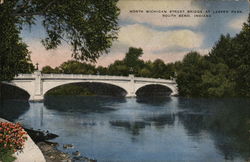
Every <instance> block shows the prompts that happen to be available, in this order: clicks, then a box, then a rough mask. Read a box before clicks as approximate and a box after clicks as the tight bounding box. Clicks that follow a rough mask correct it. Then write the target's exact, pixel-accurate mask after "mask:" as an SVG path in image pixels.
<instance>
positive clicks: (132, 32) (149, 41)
mask: <svg viewBox="0 0 250 162" xmlns="http://www.w3.org/2000/svg"><path fill="white" fill-rule="evenodd" d="M118 41H119V43H120V44H123V45H124V44H125V45H127V46H128V47H130V46H134V47H141V48H143V49H144V50H146V51H152V52H157V51H161V50H164V49H166V48H168V49H170V48H175V49H182V48H185V49H193V48H198V47H200V46H201V45H202V43H203V35H202V34H201V33H194V32H192V31H190V30H171V31H158V30H154V29H151V28H148V27H145V26H143V25H139V24H134V25H127V26H125V27H122V28H121V30H120V32H119V36H118Z"/></svg>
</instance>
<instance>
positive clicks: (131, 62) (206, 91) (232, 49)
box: [42, 17, 250, 97]
mask: <svg viewBox="0 0 250 162" xmlns="http://www.w3.org/2000/svg"><path fill="white" fill-rule="evenodd" d="M142 54H143V50H142V49H141V48H134V47H130V48H129V51H128V52H127V53H126V55H125V58H124V59H123V60H116V61H114V63H112V64H110V65H109V66H108V67H102V66H98V67H95V66H94V65H91V64H87V63H81V62H78V61H73V60H71V61H67V62H64V63H63V64H61V65H60V66H59V67H56V68H51V67H50V66H45V67H43V69H42V73H65V74H71V73H74V74H95V75H96V74H100V75H122V76H128V75H129V74H134V75H135V76H138V77H151V78H164V79H171V78H176V81H177V84H178V88H179V94H180V95H181V96H187V97H250V17H249V18H248V21H247V23H244V24H243V27H242V30H241V32H240V33H239V34H237V35H236V36H234V37H231V36H230V35H229V34H228V35H226V36H224V35H221V37H220V39H219V41H218V42H216V44H215V45H214V47H213V48H212V50H211V51H210V52H209V53H208V55H205V56H202V55H200V54H199V53H198V52H195V51H193V52H190V53H188V54H187V55H186V56H185V57H184V59H183V60H182V61H178V62H175V63H169V64H165V63H164V62H163V61H162V60H161V59H157V60H155V61H153V62H152V61H143V60H142V59H140V57H141V56H142Z"/></svg>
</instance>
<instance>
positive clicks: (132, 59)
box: [123, 47, 144, 74]
mask: <svg viewBox="0 0 250 162" xmlns="http://www.w3.org/2000/svg"><path fill="white" fill-rule="evenodd" d="M142 55H143V50H142V49H141V48H134V47H130V48H129V50H128V52H127V53H126V55H125V58H124V60H123V61H124V64H125V65H126V66H127V67H128V68H129V69H130V73H134V74H138V71H139V69H140V68H141V67H142V66H143V64H144V62H143V61H142V60H140V59H139V58H140V57H141V56H142Z"/></svg>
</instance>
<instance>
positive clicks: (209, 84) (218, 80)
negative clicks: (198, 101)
mask: <svg viewBox="0 0 250 162" xmlns="http://www.w3.org/2000/svg"><path fill="white" fill-rule="evenodd" d="M233 74H234V73H233V72H232V71H230V69H229V67H228V66H227V65H226V64H223V63H218V64H210V67H209V70H206V71H205V72H204V74H203V75H202V90H203V91H202V92H201V96H208V97H224V96H227V97H228V96H230V97H233V96H235V95H236V94H235V82H234V81H233V79H230V78H232V75H233Z"/></svg>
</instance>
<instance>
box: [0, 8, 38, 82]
mask: <svg viewBox="0 0 250 162" xmlns="http://www.w3.org/2000/svg"><path fill="white" fill-rule="evenodd" d="M0 10H1V12H0V22H1V23H2V25H0V35H1V36H0V74H1V75H0V81H9V80H11V79H12V78H13V77H14V76H15V75H17V74H18V73H31V72H33V71H34V66H33V65H32V63H31V62H30V53H29V51H28V50H27V45H26V44H25V43H23V42H22V40H21V38H20V37H19V34H20V30H19V29H18V27H17V26H16V25H15V23H16V21H17V19H16V18H15V17H10V16H8V14H10V13H11V10H10V9H8V8H7V9H5V8H4V7H3V6H2V5H0Z"/></svg>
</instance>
